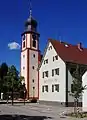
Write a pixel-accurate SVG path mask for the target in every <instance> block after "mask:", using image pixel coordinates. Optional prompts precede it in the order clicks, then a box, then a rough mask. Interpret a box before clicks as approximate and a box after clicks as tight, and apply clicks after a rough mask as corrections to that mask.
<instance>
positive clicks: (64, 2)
mask: <svg viewBox="0 0 87 120" xmlns="http://www.w3.org/2000/svg"><path fill="white" fill-rule="evenodd" d="M32 9H33V17H34V18H35V19H36V20H37V21H38V32H39V33H40V35H41V37H40V50H41V51H42V52H43V50H44V48H45V46H46V43H47V40H48V38H54V39H59V38H60V37H59V36H61V39H62V41H66V42H69V43H72V44H77V43H78V42H82V43H83V46H84V47H87V42H86V41H87V0H32ZM28 16H29V0H7V1H6V0H1V1H0V64H1V63H2V62H6V63H7V64H8V65H12V64H14V65H15V66H16V67H17V69H20V51H21V50H20V49H17V50H9V48H8V44H9V43H11V42H17V43H18V44H20V45H21V33H22V32H23V30H24V22H25V20H26V19H27V18H28Z"/></svg>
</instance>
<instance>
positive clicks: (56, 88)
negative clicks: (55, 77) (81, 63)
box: [52, 84, 59, 92]
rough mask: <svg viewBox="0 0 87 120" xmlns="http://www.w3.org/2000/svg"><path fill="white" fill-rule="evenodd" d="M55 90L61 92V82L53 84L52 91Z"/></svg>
mask: <svg viewBox="0 0 87 120" xmlns="http://www.w3.org/2000/svg"><path fill="white" fill-rule="evenodd" d="M55 91H57V92H59V84H54V85H52V92H55Z"/></svg>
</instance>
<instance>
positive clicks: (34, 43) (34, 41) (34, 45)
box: [33, 40, 36, 48]
mask: <svg viewBox="0 0 87 120" xmlns="http://www.w3.org/2000/svg"><path fill="white" fill-rule="evenodd" d="M33 47H35V48H36V40H33Z"/></svg>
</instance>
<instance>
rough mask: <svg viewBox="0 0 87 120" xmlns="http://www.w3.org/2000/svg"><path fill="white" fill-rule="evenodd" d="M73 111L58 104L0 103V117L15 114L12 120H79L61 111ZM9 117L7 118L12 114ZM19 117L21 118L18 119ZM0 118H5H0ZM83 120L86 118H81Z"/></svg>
mask: <svg viewBox="0 0 87 120" xmlns="http://www.w3.org/2000/svg"><path fill="white" fill-rule="evenodd" d="M69 111H73V108H66V107H59V106H48V105H42V104H38V103H37V104H34V103H32V104H31V103H26V104H25V106H24V105H23V104H14V106H11V105H10V104H8V105H7V104H1V105H0V117H2V116H1V115H5V114H6V115H13V116H14V115H17V116H14V117H18V118H15V119H14V120H79V119H76V118H69V117H64V116H63V112H69ZM21 115H22V116H21ZM23 116H24V118H23V119H22V117H23ZM7 117H9V120H12V119H10V118H11V117H12V116H7ZM19 118H21V119H19ZM0 120H5V119H1V118H0ZM83 120H87V118H86V119H83Z"/></svg>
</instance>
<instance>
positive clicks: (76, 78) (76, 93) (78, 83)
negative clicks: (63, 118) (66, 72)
mask: <svg viewBox="0 0 87 120" xmlns="http://www.w3.org/2000/svg"><path fill="white" fill-rule="evenodd" d="M72 76H73V81H72V82H73V84H72V85H73V88H72V93H71V94H70V95H71V96H73V97H74V113H77V107H78V101H79V98H80V97H81V96H82V93H83V91H84V89H86V86H83V85H82V72H81V68H80V66H79V65H77V66H76V70H75V71H74V72H73V75H72Z"/></svg>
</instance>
